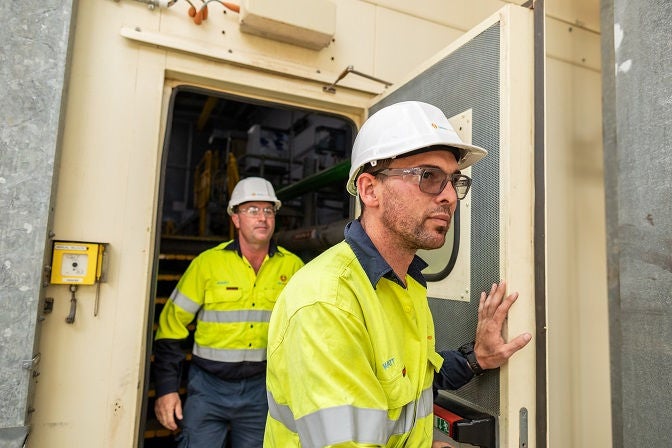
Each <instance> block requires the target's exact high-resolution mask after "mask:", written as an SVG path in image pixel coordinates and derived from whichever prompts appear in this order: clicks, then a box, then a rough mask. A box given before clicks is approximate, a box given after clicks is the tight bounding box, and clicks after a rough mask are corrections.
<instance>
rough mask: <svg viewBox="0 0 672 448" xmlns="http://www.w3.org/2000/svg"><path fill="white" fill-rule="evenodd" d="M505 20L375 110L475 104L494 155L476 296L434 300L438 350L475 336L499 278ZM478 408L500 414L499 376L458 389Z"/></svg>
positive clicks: (484, 171) (482, 177) (485, 190)
mask: <svg viewBox="0 0 672 448" xmlns="http://www.w3.org/2000/svg"><path fill="white" fill-rule="evenodd" d="M499 36H500V25H499V22H498V23H496V24H495V25H493V26H492V27H490V28H488V29H487V30H485V31H483V32H482V33H481V34H479V35H477V36H476V37H474V39H472V40H470V41H469V42H467V43H466V44H465V45H463V46H462V47H460V48H459V49H458V50H456V51H454V52H452V53H451V54H450V55H448V56H446V57H445V58H443V59H442V60H441V61H439V62H438V63H437V64H435V65H433V66H432V67H430V68H429V69H427V70H426V71H424V72H423V73H422V74H421V75H420V76H418V77H416V78H415V79H413V80H412V81H410V82H409V83H408V84H406V85H404V86H403V87H402V88H400V89H398V90H397V91H395V92H393V93H392V94H390V95H389V96H387V97H385V98H384V99H383V100H382V101H381V102H379V103H377V104H376V105H375V106H374V107H373V108H372V109H371V112H370V113H371V114H372V113H374V112H375V111H377V110H379V109H381V108H383V107H385V106H388V105H390V104H392V103H396V102H399V101H406V100H419V101H425V102H427V103H431V104H434V105H436V106H437V107H439V108H440V109H441V110H443V112H444V113H445V114H446V116H448V117H451V116H453V115H456V114H458V113H460V112H463V111H465V110H467V109H472V113H473V115H472V117H473V123H472V143H474V144H475V145H478V146H481V147H483V148H485V149H487V150H488V156H487V157H486V158H485V159H483V160H481V161H480V162H478V163H477V164H476V165H474V166H473V168H472V177H473V178H474V185H473V187H472V190H471V193H470V194H471V195H472V220H471V300H470V301H469V302H468V303H467V302H461V301H455V300H444V299H433V298H430V299H429V305H430V308H431V310H432V313H433V316H434V325H435V327H436V338H437V350H446V349H454V348H457V347H459V346H460V345H462V344H463V343H465V342H468V341H470V340H472V339H473V337H474V334H475V330H476V320H477V318H476V315H477V311H478V301H479V297H480V292H481V291H485V290H489V289H490V286H491V285H492V283H493V282H497V281H499V272H500V269H499V156H500V146H499V145H500V142H499V117H500V111H499V95H500V92H499V70H500V67H499V61H500V45H499ZM454 393H455V395H457V396H459V397H460V398H462V399H464V400H466V401H468V402H470V403H473V404H474V405H475V406H476V407H478V408H482V409H483V410H485V411H487V412H489V413H491V414H493V415H499V408H500V405H499V376H498V375H496V374H489V375H484V376H482V377H479V378H477V379H475V380H473V381H471V382H470V383H469V384H467V385H466V386H464V387H463V388H461V389H460V390H459V391H456V392H454Z"/></svg>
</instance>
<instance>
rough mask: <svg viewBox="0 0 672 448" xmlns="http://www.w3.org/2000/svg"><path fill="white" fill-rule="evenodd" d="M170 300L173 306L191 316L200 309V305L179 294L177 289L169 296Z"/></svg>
mask: <svg viewBox="0 0 672 448" xmlns="http://www.w3.org/2000/svg"><path fill="white" fill-rule="evenodd" d="M170 300H172V301H173V303H174V304H175V305H177V306H179V307H180V308H182V309H183V310H184V311H186V312H188V313H191V314H196V312H197V311H198V309H199V308H200V307H201V305H199V304H198V303H196V302H194V301H193V300H191V299H190V298H189V297H187V296H185V295H184V294H182V293H181V292H179V291H178V290H177V289H175V290H173V293H172V294H171V295H170Z"/></svg>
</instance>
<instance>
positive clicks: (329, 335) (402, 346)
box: [264, 223, 443, 448]
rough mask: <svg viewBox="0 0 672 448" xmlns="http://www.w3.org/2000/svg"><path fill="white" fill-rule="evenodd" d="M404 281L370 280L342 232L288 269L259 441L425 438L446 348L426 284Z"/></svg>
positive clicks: (318, 443) (419, 442)
mask: <svg viewBox="0 0 672 448" xmlns="http://www.w3.org/2000/svg"><path fill="white" fill-rule="evenodd" d="M357 224H358V223H357ZM405 281H406V284H407V288H404V287H403V286H401V285H399V284H398V283H397V282H395V281H393V280H391V279H389V278H387V277H381V278H380V279H379V280H378V281H377V283H376V285H375V289H374V285H372V283H371V280H370V279H369V278H368V277H367V274H366V273H365V271H364V269H363V268H362V266H361V265H360V263H359V262H358V260H357V257H356V256H355V253H354V252H353V250H352V249H351V247H350V245H349V244H348V243H347V242H341V243H339V244H337V245H336V246H334V247H332V248H331V249H329V250H327V251H326V252H324V253H323V254H322V255H320V256H319V257H317V258H316V259H314V260H313V261H311V262H310V263H308V264H307V265H306V266H305V267H304V268H303V269H302V270H301V271H299V272H298V273H297V274H296V275H295V276H294V278H293V279H292V281H291V282H290V283H289V284H288V285H287V287H286V288H285V289H284V290H283V292H282V293H281V295H280V297H279V298H278V302H277V304H276V307H275V309H274V311H273V315H272V316H271V323H270V327H269V345H268V368H267V379H266V382H267V388H268V397H269V416H268V419H267V421H266V432H265V438H264V447H267V448H272V447H276V448H289V447H303V448H312V447H381V446H384V447H429V446H431V443H432V436H433V418H432V417H433V412H432V411H433V393H432V380H433V378H434V373H435V371H438V370H439V369H440V368H441V365H442V363H443V358H442V357H441V356H440V355H439V354H438V353H436V351H435V341H434V324H433V321H432V316H431V314H430V310H429V306H428V303H427V292H426V288H425V287H424V285H422V284H420V283H418V282H417V281H416V280H415V279H413V278H412V277H411V276H410V275H407V276H406V279H405Z"/></svg>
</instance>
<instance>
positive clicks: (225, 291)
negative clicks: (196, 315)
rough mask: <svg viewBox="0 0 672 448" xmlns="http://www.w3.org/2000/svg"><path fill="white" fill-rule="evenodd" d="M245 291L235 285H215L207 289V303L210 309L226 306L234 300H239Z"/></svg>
mask: <svg viewBox="0 0 672 448" xmlns="http://www.w3.org/2000/svg"><path fill="white" fill-rule="evenodd" d="M242 297H243V291H242V290H241V289H239V288H237V287H233V286H213V287H210V288H208V289H207V290H206V291H205V305H206V307H208V308H210V309H213V308H214V309H217V308H226V306H227V305H230V304H232V303H234V302H239V301H240V300H241V298H242Z"/></svg>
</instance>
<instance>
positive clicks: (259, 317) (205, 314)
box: [198, 310, 271, 323]
mask: <svg viewBox="0 0 672 448" xmlns="http://www.w3.org/2000/svg"><path fill="white" fill-rule="evenodd" d="M198 320H201V321H203V322H219V323H231V322H269V321H270V320H271V311H270V310H237V311H213V310H201V313H200V315H199V316H198Z"/></svg>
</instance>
